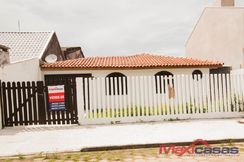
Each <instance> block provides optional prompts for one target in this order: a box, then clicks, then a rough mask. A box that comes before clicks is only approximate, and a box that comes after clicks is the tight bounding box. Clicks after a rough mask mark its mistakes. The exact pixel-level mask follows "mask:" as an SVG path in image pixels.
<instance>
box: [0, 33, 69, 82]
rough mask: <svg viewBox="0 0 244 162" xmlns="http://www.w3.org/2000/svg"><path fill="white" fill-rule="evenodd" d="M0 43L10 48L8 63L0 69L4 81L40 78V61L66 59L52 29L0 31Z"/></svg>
mask: <svg viewBox="0 0 244 162" xmlns="http://www.w3.org/2000/svg"><path fill="white" fill-rule="evenodd" d="M0 44H4V45H6V46H8V47H9V48H10V49H9V55H10V64H9V65H7V66H5V67H4V68H3V69H1V71H0V77H1V79H2V80H5V81H38V80H41V79H42V77H41V76H42V74H41V70H40V63H44V62H46V61H48V62H54V61H62V60H66V57H65V55H64V54H63V52H62V50H61V47H60V44H59V41H58V38H57V35H56V34H55V32H53V31H51V32H0Z"/></svg>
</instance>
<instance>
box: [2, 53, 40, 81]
mask: <svg viewBox="0 0 244 162" xmlns="http://www.w3.org/2000/svg"><path fill="white" fill-rule="evenodd" d="M41 76H42V72H41V70H40V67H39V59H38V58H36V59H30V60H26V61H22V62H18V63H13V64H8V65H5V66H4V67H2V68H0V80H2V81H40V80H41V78H42V77H41Z"/></svg>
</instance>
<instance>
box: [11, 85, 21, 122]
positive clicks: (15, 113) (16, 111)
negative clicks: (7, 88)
mask: <svg viewBox="0 0 244 162" xmlns="http://www.w3.org/2000/svg"><path fill="white" fill-rule="evenodd" d="M12 88H13V114H14V125H16V126H17V125H18V122H19V119H18V109H17V97H16V83H15V82H12Z"/></svg>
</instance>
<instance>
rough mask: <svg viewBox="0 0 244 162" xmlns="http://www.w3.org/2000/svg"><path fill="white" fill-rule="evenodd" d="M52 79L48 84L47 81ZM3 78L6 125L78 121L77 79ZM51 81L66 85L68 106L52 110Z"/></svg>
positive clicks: (1, 94) (0, 97) (0, 98)
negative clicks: (49, 89) (24, 79)
mask: <svg viewBox="0 0 244 162" xmlns="http://www.w3.org/2000/svg"><path fill="white" fill-rule="evenodd" d="M47 83H49V84H47ZM47 83H46V84H44V82H42V81H39V82H7V83H5V82H2V83H1V84H0V101H1V108H2V123H3V127H5V126H17V125H34V124H76V123H78V114H77V102H76V83H75V80H72V79H71V80H69V79H68V80H65V81H62V82H61V81H60V82H56V83H54V82H53V84H51V82H47ZM48 85H64V88H65V109H64V110H50V109H49V106H48V92H47V91H48V90H47V86H48Z"/></svg>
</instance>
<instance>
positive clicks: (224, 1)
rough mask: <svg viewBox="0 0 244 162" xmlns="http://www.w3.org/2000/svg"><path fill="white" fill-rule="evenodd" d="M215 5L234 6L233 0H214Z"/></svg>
mask: <svg viewBox="0 0 244 162" xmlns="http://www.w3.org/2000/svg"><path fill="white" fill-rule="evenodd" d="M215 6H217V7H234V6H235V0H216V1H215Z"/></svg>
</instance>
